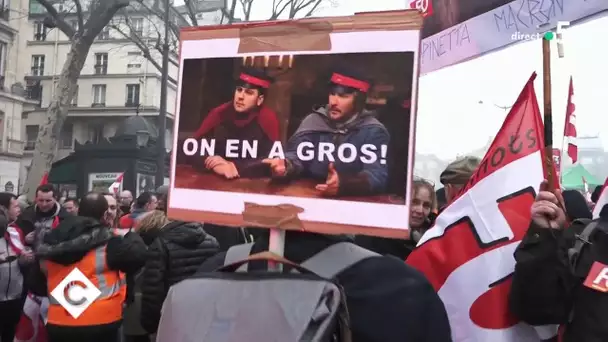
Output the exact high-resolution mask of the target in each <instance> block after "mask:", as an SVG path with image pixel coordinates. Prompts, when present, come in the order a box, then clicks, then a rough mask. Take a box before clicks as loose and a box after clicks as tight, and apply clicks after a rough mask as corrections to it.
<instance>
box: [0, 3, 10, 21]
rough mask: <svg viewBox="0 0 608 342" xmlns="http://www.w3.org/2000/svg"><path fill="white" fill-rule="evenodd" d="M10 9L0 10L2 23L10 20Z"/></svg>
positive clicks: (3, 8) (6, 7)
mask: <svg viewBox="0 0 608 342" xmlns="http://www.w3.org/2000/svg"><path fill="white" fill-rule="evenodd" d="M10 13H11V9H10V8H8V6H5V7H2V8H0V19H2V20H4V21H9V19H10Z"/></svg>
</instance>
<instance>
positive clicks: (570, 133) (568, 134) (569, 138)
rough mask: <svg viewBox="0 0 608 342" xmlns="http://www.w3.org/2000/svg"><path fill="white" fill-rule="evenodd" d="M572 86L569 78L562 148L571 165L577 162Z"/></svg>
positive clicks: (574, 107)
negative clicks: (564, 149)
mask: <svg viewBox="0 0 608 342" xmlns="http://www.w3.org/2000/svg"><path fill="white" fill-rule="evenodd" d="M573 97H574V85H573V83H572V77H570V88H569V89H568V107H567V108H566V123H565V124H564V140H563V144H562V145H563V146H564V147H565V148H566V154H567V155H568V157H570V161H571V162H572V164H574V163H576V161H577V160H578V146H577V144H576V114H575V110H576V106H575V105H574V102H572V101H573ZM562 150H563V148H562Z"/></svg>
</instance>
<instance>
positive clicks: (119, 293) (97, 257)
mask: <svg viewBox="0 0 608 342" xmlns="http://www.w3.org/2000/svg"><path fill="white" fill-rule="evenodd" d="M45 266H46V270H47V288H48V292H49V294H50V293H51V291H53V290H54V289H55V288H56V287H57V286H58V285H59V283H61V281H62V280H63V279H64V278H65V277H67V276H68V274H70V272H72V270H74V268H78V269H79V270H80V272H82V273H83V274H84V275H85V276H86V277H87V278H88V279H89V280H90V281H91V282H92V283H93V284H94V285H95V286H96V287H97V288H98V289H99V291H101V294H100V295H99V297H97V299H96V300H94V301H93V303H91V305H90V306H89V307H88V308H87V309H86V310H84V312H83V313H82V314H81V315H80V316H79V317H78V318H77V319H75V318H74V317H72V315H70V313H69V312H68V311H67V310H66V309H64V308H63V307H62V306H61V304H59V303H58V302H57V301H56V300H55V299H54V298H53V296H51V295H49V309H48V315H47V317H48V323H49V324H53V325H59V326H89V325H101V324H109V323H114V322H117V321H120V320H121V319H122V306H123V303H124V301H125V299H126V295H127V285H126V280H125V277H124V274H123V273H122V272H119V271H115V270H110V269H109V268H108V265H107V264H106V246H105V245H104V246H100V247H97V248H95V249H93V250H91V251H89V252H88V253H87V254H86V255H85V256H84V258H82V259H81V260H80V261H78V262H77V263H75V264H71V265H67V266H66V265H61V264H57V263H54V262H52V261H48V260H47V261H45Z"/></svg>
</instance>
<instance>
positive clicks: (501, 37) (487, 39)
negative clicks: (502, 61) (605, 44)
mask: <svg viewBox="0 0 608 342" xmlns="http://www.w3.org/2000/svg"><path fill="white" fill-rule="evenodd" d="M409 4H410V7H411V8H418V9H420V10H421V11H423V12H424V13H425V14H426V15H425V17H424V29H423V34H422V38H423V40H422V43H421V48H420V63H421V66H420V67H421V73H422V74H426V73H429V72H432V71H435V70H439V69H441V68H444V67H446V66H450V65H453V64H457V63H460V62H464V61H466V60H469V59H471V58H474V57H477V56H480V55H483V54H485V53H487V52H490V51H493V50H496V49H499V48H502V47H504V46H507V45H509V44H513V43H517V42H520V41H522V40H529V39H530V37H542V36H543V34H544V33H545V32H547V31H549V30H551V29H553V28H555V27H556V26H557V23H558V22H559V21H569V22H571V23H572V24H574V23H575V21H578V20H580V19H584V18H586V17H590V16H592V15H594V14H597V13H600V12H602V11H605V10H607V9H608V2H607V1H605V0H567V1H566V0H515V1H513V0H466V1H465V0H412V1H410V2H409ZM564 36H567V33H566V34H564ZM566 39H567V38H566Z"/></svg>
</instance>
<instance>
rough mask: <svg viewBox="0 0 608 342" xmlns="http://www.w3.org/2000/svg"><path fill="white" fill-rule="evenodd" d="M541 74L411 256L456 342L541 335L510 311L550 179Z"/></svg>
mask: <svg viewBox="0 0 608 342" xmlns="http://www.w3.org/2000/svg"><path fill="white" fill-rule="evenodd" d="M535 76H536V75H533V76H532V77H531V78H530V80H529V81H528V83H527V84H526V86H525V87H524V89H523V90H522V92H521V94H520V95H519V98H518V99H517V101H516V102H515V104H514V105H513V107H512V109H511V111H510V113H509V115H508V116H507V118H506V119H505V122H504V123H503V125H502V127H501V129H500V131H499V132H498V134H497V135H496V137H495V139H494V141H493V143H492V145H491V146H490V148H489V150H488V152H487V153H486V155H485V157H484V159H483V160H482V161H481V163H480V165H479V167H478V168H477V170H476V171H475V172H474V174H473V176H472V177H471V179H470V180H469V182H468V184H467V185H466V186H465V187H464V188H463V189H462V190H461V193H460V194H459V196H458V197H457V198H456V199H455V200H454V201H453V202H452V203H450V204H449V206H448V207H447V208H446V209H445V210H444V211H443V212H442V213H441V214H440V215H439V216H438V217H437V220H436V221H435V225H434V226H433V227H432V228H431V229H429V230H428V231H427V232H426V233H425V234H424V235H423V237H422V239H421V240H420V241H419V243H418V246H417V247H416V249H415V250H414V251H413V252H412V254H410V256H409V257H408V259H407V263H408V264H410V265H411V266H413V267H415V268H417V269H418V270H420V271H421V272H423V273H424V275H425V276H426V277H427V279H428V280H429V281H430V282H431V284H432V285H433V287H434V288H435V290H436V291H437V292H438V293H439V296H440V297H441V299H442V301H443V303H444V304H445V307H446V311H447V314H448V317H449V320H450V326H451V327H452V338H453V340H454V341H455V342H463V341H496V342H515V341H517V342H522V341H529V342H533V341H534V342H535V341H539V336H538V335H537V334H540V332H539V331H538V330H536V329H534V328H532V327H530V326H527V325H525V324H523V323H521V322H519V321H518V319H517V318H516V317H513V316H512V315H511V314H510V311H509V307H508V295H509V290H510V285H511V274H512V273H513V271H514V268H515V259H514V257H513V252H514V251H515V248H516V247H517V246H518V245H519V243H520V241H521V240H522V238H523V236H524V235H525V233H526V231H527V229H528V226H529V225H530V222H531V207H532V203H533V202H534V199H535V197H536V194H537V192H538V190H539V187H540V184H541V182H542V180H543V178H544V177H545V174H546V170H544V165H543V164H544V163H543V159H544V158H545V156H544V153H545V151H544V133H543V123H542V119H541V116H540V110H539V107H538V102H537V99H536V94H535V92H534V82H533V81H534V78H535ZM548 330H549V331H551V329H550V328H549V329H548ZM554 330H555V329H554ZM553 332H554V331H553ZM543 333H544V331H543Z"/></svg>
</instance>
